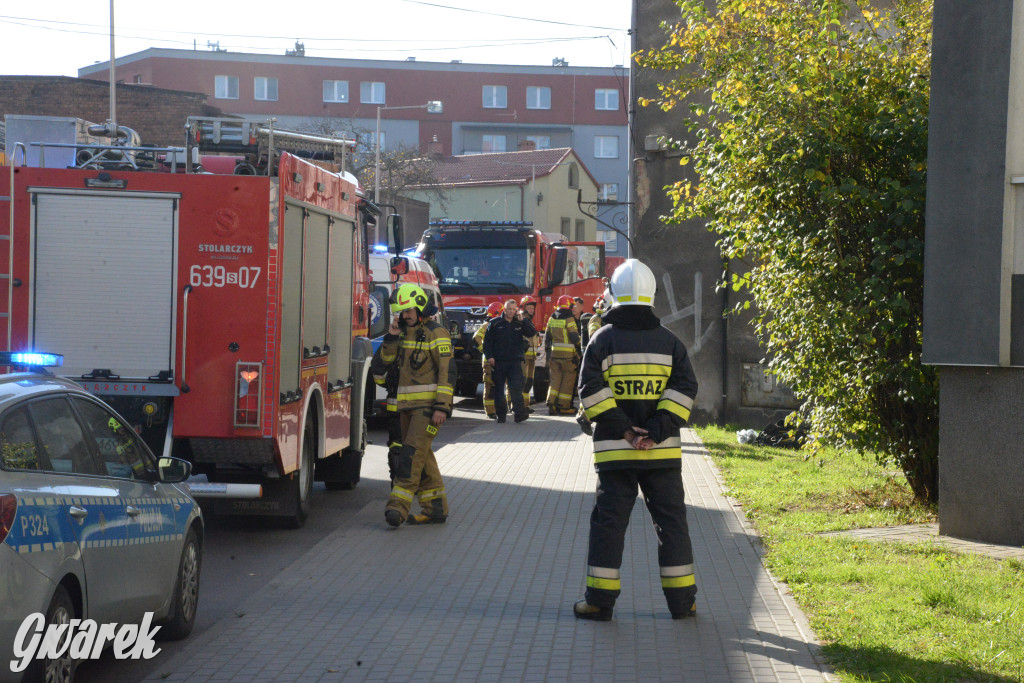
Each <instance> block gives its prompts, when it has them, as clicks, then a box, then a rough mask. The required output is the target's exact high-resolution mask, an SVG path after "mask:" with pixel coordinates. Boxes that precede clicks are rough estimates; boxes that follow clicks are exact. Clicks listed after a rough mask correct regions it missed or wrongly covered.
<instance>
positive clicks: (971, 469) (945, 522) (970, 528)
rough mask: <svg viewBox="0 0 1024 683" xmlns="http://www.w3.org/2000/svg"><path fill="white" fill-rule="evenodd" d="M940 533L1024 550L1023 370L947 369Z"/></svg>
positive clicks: (943, 374)
mask: <svg viewBox="0 0 1024 683" xmlns="http://www.w3.org/2000/svg"><path fill="white" fill-rule="evenodd" d="M939 387H940V391H941V396H942V404H941V407H940V411H939V420H940V429H939V533H941V534H946V535H949V536H957V537H960V538H969V539H973V540H979V541H985V542H987V543H1001V544H1005V545H1017V546H1019V545H1024V419H1021V406H1024V369H1022V368H970V367H944V368H942V369H941V371H940V381H939Z"/></svg>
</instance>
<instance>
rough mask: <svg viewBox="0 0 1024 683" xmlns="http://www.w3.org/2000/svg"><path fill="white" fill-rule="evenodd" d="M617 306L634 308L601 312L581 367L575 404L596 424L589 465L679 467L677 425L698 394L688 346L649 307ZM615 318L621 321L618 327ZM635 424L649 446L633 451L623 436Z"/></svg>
mask: <svg viewBox="0 0 1024 683" xmlns="http://www.w3.org/2000/svg"><path fill="white" fill-rule="evenodd" d="M622 309H634V310H632V311H625V312H621V313H618V314H613V312H609V313H608V314H606V316H605V320H604V322H605V324H604V325H603V326H602V327H600V328H599V329H598V330H597V331H596V332H595V333H594V336H593V337H591V339H590V344H588V345H587V349H586V352H585V353H584V355H583V366H582V368H581V369H580V380H579V390H580V401H581V403H582V404H583V409H584V411H585V413H586V416H587V417H588V418H590V420H592V421H594V422H596V423H597V424H596V426H595V428H594V463H595V465H596V467H597V469H598V470H603V469H617V468H625V467H669V466H676V467H678V466H679V463H680V441H679V429H680V428H681V427H682V426H683V425H684V424H686V421H687V420H688V419H689V417H690V410H691V409H692V408H693V400H694V398H695V397H696V395H697V379H696V376H695V375H694V372H693V367H692V366H691V365H690V360H689V357H688V355H687V353H686V347H685V346H684V345H683V343H682V342H681V341H680V340H679V339H678V338H677V337H676V336H675V335H674V334H672V332H670V331H669V330H668V329H666V328H664V327H662V326H661V324H660V322H659V321H658V319H657V318H656V317H655V316H654V313H653V312H652V311H651V309H650V308H647V307H640V306H623V307H621V308H620V309H619V310H620V311H621V310H622ZM636 309H644V310H636ZM614 310H615V309H613V311H614ZM616 317H618V319H619V320H620V321H621V322H622V323H624V324H622V325H619V324H616V323H615V320H616ZM634 426H636V427H642V428H644V429H646V430H648V432H649V433H650V436H651V439H652V440H653V441H654V442H655V447H654V448H651V449H650V450H646V451H640V450H636V449H634V448H633V447H632V446H631V445H630V444H629V443H628V442H627V441H625V440H624V439H623V434H624V433H625V432H626V430H628V429H630V428H631V427H634Z"/></svg>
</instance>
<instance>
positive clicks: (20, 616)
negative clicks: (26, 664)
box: [0, 353, 203, 681]
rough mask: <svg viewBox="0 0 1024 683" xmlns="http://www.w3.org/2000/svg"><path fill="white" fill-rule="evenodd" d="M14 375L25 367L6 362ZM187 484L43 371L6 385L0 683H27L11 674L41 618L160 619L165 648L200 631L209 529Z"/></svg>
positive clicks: (69, 385) (184, 469) (2, 396)
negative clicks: (19, 643)
mask: <svg viewBox="0 0 1024 683" xmlns="http://www.w3.org/2000/svg"><path fill="white" fill-rule="evenodd" d="M30 360H32V359H30ZM34 360H36V361H39V360H41V359H34ZM12 364H13V365H24V364H26V359H25V358H24V357H22V356H20V355H18V354H10V353H0V366H2V365H12ZM28 364H34V363H28ZM190 474H191V465H190V464H189V463H188V462H186V461H184V460H178V459H176V458H160V459H159V460H158V459H157V458H155V457H154V456H153V454H152V453H151V452H150V451H149V449H148V448H147V447H146V445H145V444H144V443H143V441H142V439H141V438H140V437H139V436H138V434H137V433H136V432H135V431H134V430H133V429H132V428H131V427H130V426H129V423H128V422H127V421H125V420H124V419H123V418H122V417H121V416H120V415H118V414H117V413H116V412H114V411H113V410H112V409H111V408H110V407H109V406H108V405H106V404H105V403H103V402H102V401H100V400H99V399H97V398H96V397H94V396H92V395H91V394H89V393H87V392H86V391H84V390H83V389H82V388H81V387H80V386H79V385H78V384H76V383H74V382H72V381H70V380H65V379H61V378H58V377H55V376H53V375H52V374H49V373H48V372H46V371H45V370H42V369H39V368H36V369H33V370H32V371H29V372H18V373H12V374H7V375H0V649H2V651H0V680H8V679H9V678H11V677H14V678H15V679H17V677H18V676H21V675H23V673H21V672H19V673H13V672H12V669H11V667H10V666H9V662H10V661H11V660H12V659H18V657H15V655H14V644H15V639H16V637H17V634H18V630H19V628H20V627H21V626H22V623H23V622H24V621H25V619H26V617H28V616H29V615H31V614H33V613H41V614H43V615H44V616H45V620H46V623H47V624H52V623H68V622H69V621H70V620H71V619H82V620H85V619H91V620H93V621H95V622H96V623H97V624H117V625H122V624H138V623H141V622H143V620H144V618H145V617H146V615H147V613H151V614H150V617H149V618H150V619H151V620H152V623H153V624H155V625H159V626H160V627H161V628H160V630H159V631H158V632H157V634H156V637H157V638H165V639H180V638H184V637H185V636H187V635H188V634H189V633H190V632H191V631H192V626H193V624H194V622H195V617H196V607H197V603H198V597H199V576H200V570H201V567H202V544H203V518H202V514H201V512H200V510H199V506H198V505H197V504H196V501H195V500H194V499H193V498H192V496H191V495H190V494H189V491H188V488H187V487H186V486H185V485H184V484H183V483H182V482H184V481H185V480H186V479H187V478H188V477H189V475H190ZM76 665H77V662H76V661H75V660H74V659H72V658H71V656H70V655H69V654H67V653H65V655H64V656H62V657H60V658H58V659H46V660H44V661H36V662H34V663H33V665H32V666H33V667H35V669H34V670H33V669H31V668H30V670H29V671H28V672H24V675H25V676H26V679H27V680H35V679H36V678H43V677H45V679H46V680H47V681H50V680H65V681H66V680H70V679H71V677H73V674H74V670H75V667H76Z"/></svg>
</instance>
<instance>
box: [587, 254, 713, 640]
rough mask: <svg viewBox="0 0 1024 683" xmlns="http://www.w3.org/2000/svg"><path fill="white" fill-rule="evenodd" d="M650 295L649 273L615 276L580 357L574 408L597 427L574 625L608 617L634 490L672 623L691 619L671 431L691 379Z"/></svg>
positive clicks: (629, 270) (689, 395) (632, 267)
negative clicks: (650, 527) (592, 496)
mask: <svg viewBox="0 0 1024 683" xmlns="http://www.w3.org/2000/svg"><path fill="white" fill-rule="evenodd" d="M655 290H656V281H655V278H654V274H653V273H652V272H651V269H650V268H648V267H647V266H646V265H644V264H643V263H641V262H640V261H638V260H636V259H629V260H627V261H626V262H625V263H623V264H622V265H621V266H619V267H618V268H616V269H615V272H614V273H613V274H612V277H611V281H610V284H609V291H610V293H611V296H612V301H613V307H612V308H611V310H609V311H608V312H607V313H606V314H605V315H604V316H603V320H604V325H603V326H602V327H600V328H599V329H598V330H597V331H596V332H595V333H594V335H593V337H592V338H591V340H590V344H589V345H588V346H587V349H586V352H585V354H584V356H583V368H582V370H581V372H580V382H579V390H580V400H581V402H582V404H583V407H584V409H585V411H586V415H587V417H588V418H589V419H591V420H593V421H594V422H595V423H596V425H595V428H594V464H595V468H596V469H597V476H598V487H597V498H596V501H595V504H594V511H593V513H592V514H591V517H590V543H589V553H588V557H587V591H586V596H585V598H584V599H583V600H580V601H579V602H577V603H576V604H575V605H574V606H573V613H574V614H575V615H576V617H577V618H579V619H591V620H595V621H608V620H610V619H611V618H612V608H613V607H614V605H615V599H616V598H617V597H618V596H619V592H620V589H621V584H620V579H619V569H620V567H621V565H622V551H623V545H624V541H625V535H626V527H627V525H628V523H629V516H630V512H631V511H632V509H633V504H634V503H635V501H636V497H637V487H638V486H639V488H640V490H641V491H642V492H643V495H644V499H645V502H646V504H647V508H648V510H649V511H650V513H651V519H652V520H653V522H654V526H655V529H656V530H657V533H658V541H659V543H658V565H659V566H660V568H661V572H660V573H661V586H662V590H663V592H664V594H665V599H666V601H667V602H668V608H669V611H670V612H671V613H672V618H674V619H681V618H683V617H688V616H693V615H694V614H695V613H696V606H695V602H694V600H695V596H696V594H697V586H696V582H695V579H694V573H693V547H692V545H691V543H690V534H689V529H688V527H687V524H686V506H685V504H684V493H683V484H682V476H681V465H682V458H681V442H680V438H679V430H680V428H681V427H682V426H683V425H685V424H686V421H687V420H688V419H689V417H690V410H691V409H692V407H693V401H694V397H696V395H697V379H696V377H695V376H694V373H693V368H692V367H691V365H690V360H689V357H688V355H687V352H686V347H685V346H683V343H682V342H681V341H680V340H679V339H678V338H677V337H676V336H675V335H674V334H672V333H671V332H670V331H669V330H668V329H666V328H665V327H662V325H661V321H660V320H659V319H658V318H657V316H655V315H654V309H653V306H654V294H655Z"/></svg>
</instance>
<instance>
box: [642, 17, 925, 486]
mask: <svg viewBox="0 0 1024 683" xmlns="http://www.w3.org/2000/svg"><path fill="white" fill-rule="evenodd" d="M676 4H678V5H679V7H680V9H681V21H680V22H679V23H677V24H675V25H674V26H667V25H666V26H665V29H666V30H667V33H668V41H667V43H666V44H665V45H663V46H662V47H660V48H658V49H654V50H651V51H649V52H646V53H638V54H637V55H636V59H637V61H638V62H639V64H640V65H641V66H644V67H649V68H654V69H660V70H664V71H665V74H666V80H665V81H664V82H663V83H661V84H660V85H659V97H658V98H656V99H655V100H653V101H641V102H640V104H642V105H646V104H656V105H658V106H660V107H661V108H662V109H664V110H666V111H668V110H673V109H679V110H680V111H683V110H688V113H683V116H684V118H685V120H686V123H687V125H688V126H689V129H690V131H691V137H692V142H691V143H690V144H689V145H687V144H685V143H677V144H678V145H680V146H682V147H683V149H684V151H685V153H686V157H684V163H692V165H693V169H694V171H695V173H696V176H697V177H698V178H699V181H696V182H688V181H685V180H684V181H681V182H679V183H676V184H675V185H673V186H670V187H668V188H666V189H667V190H668V192H669V195H670V197H671V198H672V200H673V202H674V214H673V216H672V217H670V219H673V220H676V221H681V220H686V219H691V218H695V217H700V218H703V219H706V220H707V223H708V226H709V229H711V230H712V231H714V232H715V233H717V234H718V235H719V237H720V239H719V242H718V243H719V245H720V247H721V250H722V254H723V256H724V257H725V258H726V259H728V260H729V262H730V263H732V264H737V263H738V264H743V268H742V272H728V273H726V282H725V283H723V284H725V285H726V286H732V287H733V288H734V289H737V290H740V289H745V290H747V291H748V292H749V296H750V299H749V300H748V303H747V304H745V305H749V301H753V304H754V306H755V309H754V310H755V315H754V324H755V328H756V331H757V333H758V335H759V336H760V338H761V339H762V341H763V343H764V345H765V347H766V352H767V355H768V357H769V359H770V366H771V369H772V371H773V372H774V373H775V374H776V375H777V376H778V377H779V378H780V379H781V380H783V381H785V382H786V383H787V384H789V385H790V386H791V387H793V389H794V390H795V391H796V393H797V394H798V395H799V396H800V397H801V398H803V399H804V400H805V402H804V404H803V407H802V408H801V412H802V414H803V416H804V417H806V418H808V419H809V421H810V422H811V424H812V425H813V427H814V431H815V432H817V433H818V434H819V435H820V436H821V437H822V438H824V439H826V440H828V441H831V442H833V443H836V444H838V445H841V446H848V447H853V448H856V449H858V450H861V451H871V452H873V453H875V454H876V455H877V456H878V457H879V458H880V459H882V460H884V461H890V462H896V463H898V465H899V466H900V467H901V468H902V469H903V471H904V473H905V475H906V477H907V481H908V482H909V484H910V486H911V488H912V489H913V491H914V493H915V495H917V496H918V497H919V498H922V499H926V500H929V501H935V500H937V498H938V381H937V376H936V372H935V370H934V368H931V367H927V366H923V365H922V364H921V327H922V325H921V318H922V298H923V275H924V268H923V259H924V203H925V174H926V157H927V123H928V96H929V70H930V63H931V54H930V49H931V45H930V39H931V2H930V1H915V0H906V1H899V0H897V1H896V2H894V3H892V7H891V8H890V9H886V10H883V11H878V10H876V9H873V8H872V7H871V3H869V2H867V0H853V1H851V0H718V2H717V9H716V10H709V9H708V8H707V7H706V6H705V2H704V0H676ZM708 4H710V3H708ZM874 4H878V3H874ZM730 270H732V269H731V268H730Z"/></svg>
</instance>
